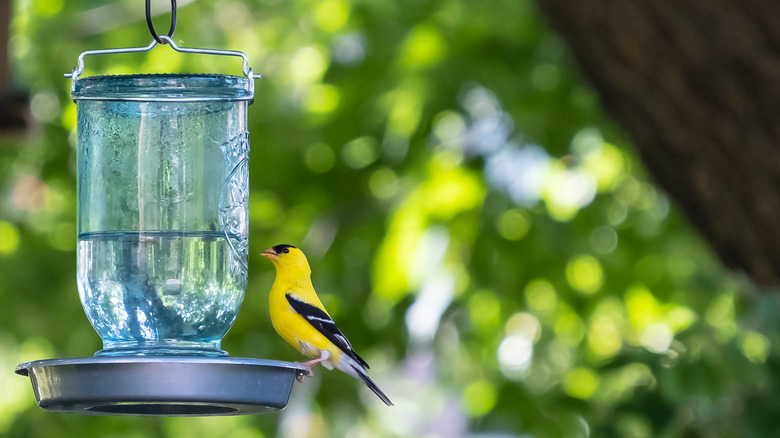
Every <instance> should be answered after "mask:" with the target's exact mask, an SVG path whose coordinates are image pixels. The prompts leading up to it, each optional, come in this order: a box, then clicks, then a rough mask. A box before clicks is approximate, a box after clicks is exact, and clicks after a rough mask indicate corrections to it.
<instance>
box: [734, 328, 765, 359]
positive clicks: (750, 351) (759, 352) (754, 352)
mask: <svg viewBox="0 0 780 438" xmlns="http://www.w3.org/2000/svg"><path fill="white" fill-rule="evenodd" d="M771 347H772V344H771V343H770V342H769V339H768V338H767V337H766V336H764V335H762V334H761V333H758V332H755V331H752V330H749V331H747V332H745V334H744V335H743V337H742V342H741V343H740V349H741V350H742V353H743V354H744V355H745V357H746V358H748V360H749V361H751V362H753V363H764V362H766V359H767V358H768V357H769V351H770V350H771Z"/></svg>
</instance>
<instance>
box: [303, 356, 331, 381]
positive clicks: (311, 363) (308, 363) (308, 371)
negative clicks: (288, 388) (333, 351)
mask: <svg viewBox="0 0 780 438" xmlns="http://www.w3.org/2000/svg"><path fill="white" fill-rule="evenodd" d="M328 359H330V352H329V351H323V352H322V353H321V355H320V357H318V358H316V359H312V360H310V361H306V362H295V363H296V364H298V365H302V366H304V367H305V368H306V374H303V373H301V374H298V375H297V376H295V379H296V380H298V382H300V383H303V379H304V377H314V371H312V370H311V369H312V367H313V366H314V365H317V364H318V363H320V362H322V361H323V360H328Z"/></svg>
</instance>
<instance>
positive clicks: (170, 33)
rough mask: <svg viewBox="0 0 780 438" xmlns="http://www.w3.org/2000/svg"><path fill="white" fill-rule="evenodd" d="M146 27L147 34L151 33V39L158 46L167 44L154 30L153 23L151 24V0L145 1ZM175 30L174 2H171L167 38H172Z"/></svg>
mask: <svg viewBox="0 0 780 438" xmlns="http://www.w3.org/2000/svg"><path fill="white" fill-rule="evenodd" d="M146 25H147V26H149V32H151V33H152V37H153V38H154V40H155V41H156V42H157V43H158V44H167V41H165V40H164V39H162V38H160V35H158V34H157V31H155V30H154V23H153V22H152V0H146ZM175 30H176V0H171V28H170V29H168V35H167V36H168V38H171V37H173V32H174V31H175Z"/></svg>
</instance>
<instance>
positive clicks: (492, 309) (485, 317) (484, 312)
mask: <svg viewBox="0 0 780 438" xmlns="http://www.w3.org/2000/svg"><path fill="white" fill-rule="evenodd" d="M469 316H470V318H471V323H472V324H473V325H474V327H475V328H476V329H477V330H478V331H481V332H487V331H490V330H495V329H496V327H498V325H499V323H500V322H501V302H500V301H499V300H498V297H497V296H496V294H495V293H494V292H492V291H489V290H481V291H479V292H476V293H475V294H474V295H472V296H471V298H470V299H469Z"/></svg>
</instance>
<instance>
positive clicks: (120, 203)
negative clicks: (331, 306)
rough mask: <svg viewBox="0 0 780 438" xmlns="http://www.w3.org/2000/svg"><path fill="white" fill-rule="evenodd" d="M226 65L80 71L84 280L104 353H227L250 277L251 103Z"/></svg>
mask: <svg viewBox="0 0 780 438" xmlns="http://www.w3.org/2000/svg"><path fill="white" fill-rule="evenodd" d="M252 97H253V91H252V84H251V80H250V79H247V78H242V77H237V76H227V75H169V74H164V75H130V76H95V77H88V78H82V79H79V81H78V83H77V84H76V86H75V89H74V90H73V99H74V100H75V101H76V104H77V112H78V287H79V295H80V297H81V303H82V305H83V307H84V311H85V312H86V314H87V317H88V318H89V321H90V322H91V323H92V326H93V327H94V328H95V330H96V331H97V332H98V334H99V335H100V337H101V338H102V340H103V350H101V351H99V352H98V353H97V355H156V354H160V355H163V354H196V355H224V354H226V353H225V352H224V351H221V350H220V343H221V340H222V338H223V337H224V336H225V334H226V333H227V331H228V330H229V329H230V327H231V326H232V324H233V322H234V321H235V319H236V316H237V314H238V311H239V308H240V305H241V302H242V300H243V298H244V293H245V291H246V285H247V250H248V195H249V179H248V177H249V174H248V163H247V159H248V153H249V142H248V133H247V127H246V123H247V107H248V106H249V104H250V103H251V99H252Z"/></svg>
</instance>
